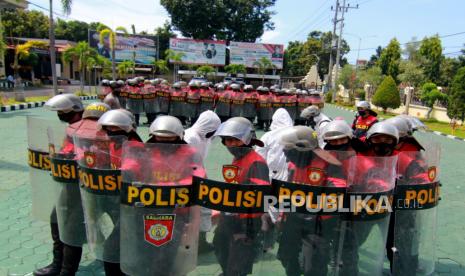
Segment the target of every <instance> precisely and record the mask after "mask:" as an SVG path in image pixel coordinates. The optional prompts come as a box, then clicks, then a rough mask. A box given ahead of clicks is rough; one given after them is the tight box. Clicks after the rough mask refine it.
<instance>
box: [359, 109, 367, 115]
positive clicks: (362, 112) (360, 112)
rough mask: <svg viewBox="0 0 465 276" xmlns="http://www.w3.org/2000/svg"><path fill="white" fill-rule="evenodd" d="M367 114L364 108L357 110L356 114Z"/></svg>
mask: <svg viewBox="0 0 465 276" xmlns="http://www.w3.org/2000/svg"><path fill="white" fill-rule="evenodd" d="M366 114H367V112H366V111H365V110H359V111H358V115H360V116H365V115H366Z"/></svg>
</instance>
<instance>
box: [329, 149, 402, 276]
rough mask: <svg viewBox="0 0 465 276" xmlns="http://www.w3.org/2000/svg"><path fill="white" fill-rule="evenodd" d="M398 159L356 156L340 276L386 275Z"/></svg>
mask: <svg viewBox="0 0 465 276" xmlns="http://www.w3.org/2000/svg"><path fill="white" fill-rule="evenodd" d="M396 161H397V156H393V157H368V156H355V157H353V158H352V160H351V162H350V165H349V170H348V190H347V195H346V200H345V204H344V207H345V208H347V210H346V212H347V213H346V215H344V216H343V219H344V220H345V223H344V227H345V231H344V239H343V244H342V253H341V257H342V259H341V260H339V261H338V264H339V268H338V274H339V275H382V273H383V263H384V256H385V253H386V249H385V247H386V239H387V233H388V227H389V218H390V214H391V212H392V205H391V202H392V200H393V191H394V187H395V178H396V173H395V171H396Z"/></svg>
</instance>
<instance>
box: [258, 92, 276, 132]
mask: <svg viewBox="0 0 465 276" xmlns="http://www.w3.org/2000/svg"><path fill="white" fill-rule="evenodd" d="M257 92H258V94H259V95H258V109H257V124H258V125H257V128H258V129H263V130H265V131H268V128H269V126H270V121H271V117H272V116H273V108H272V104H273V95H271V94H270V90H269V89H268V87H263V86H259V87H258V88H257Z"/></svg>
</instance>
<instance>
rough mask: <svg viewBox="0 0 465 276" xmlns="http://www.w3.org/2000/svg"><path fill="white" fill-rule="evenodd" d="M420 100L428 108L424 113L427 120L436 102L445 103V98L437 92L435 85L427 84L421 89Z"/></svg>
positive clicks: (444, 95)
mask: <svg viewBox="0 0 465 276" xmlns="http://www.w3.org/2000/svg"><path fill="white" fill-rule="evenodd" d="M420 100H421V101H422V102H423V103H424V104H425V105H426V106H427V107H428V108H429V109H428V112H427V113H426V119H429V117H430V115H431V112H432V111H433V106H434V104H435V103H436V101H447V96H446V94H443V93H441V91H439V90H438V87H437V86H436V84H434V83H432V82H427V83H425V84H423V86H422V87H421V95H420Z"/></svg>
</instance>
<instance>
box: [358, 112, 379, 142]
mask: <svg viewBox="0 0 465 276" xmlns="http://www.w3.org/2000/svg"><path fill="white" fill-rule="evenodd" d="M376 122H378V119H377V118H376V117H375V116H373V115H368V116H367V117H362V116H358V117H357V118H356V119H355V121H354V123H353V124H352V129H353V130H354V135H355V137H357V138H359V139H360V140H362V141H364V140H365V139H366V137H365V136H366V133H367V131H368V129H370V127H371V126H372V125H374V124H375V123H376Z"/></svg>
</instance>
